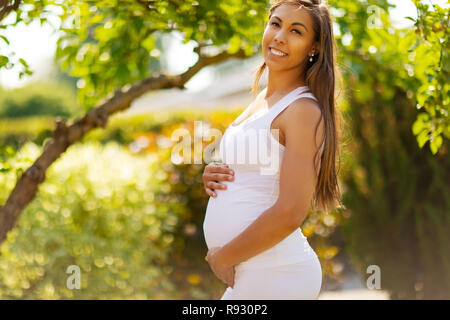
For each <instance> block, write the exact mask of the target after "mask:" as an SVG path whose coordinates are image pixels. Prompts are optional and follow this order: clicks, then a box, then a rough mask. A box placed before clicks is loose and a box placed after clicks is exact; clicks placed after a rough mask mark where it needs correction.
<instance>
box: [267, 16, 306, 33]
mask: <svg viewBox="0 0 450 320" xmlns="http://www.w3.org/2000/svg"><path fill="white" fill-rule="evenodd" d="M273 17H274V18H277V19H278V20H280V22H283V20H281V19H280V17H278V16H273ZM292 25H299V26H302V27H303V28H305V29H306V31H308V28H306V26H305V25H304V24H303V23H301V22H293V23H292Z"/></svg>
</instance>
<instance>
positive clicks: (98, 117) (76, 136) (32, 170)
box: [0, 49, 246, 244]
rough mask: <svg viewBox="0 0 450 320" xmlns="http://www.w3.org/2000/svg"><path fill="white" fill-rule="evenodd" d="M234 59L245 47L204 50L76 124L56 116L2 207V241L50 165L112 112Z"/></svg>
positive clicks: (114, 98) (107, 101)
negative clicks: (177, 68) (181, 68)
mask: <svg viewBox="0 0 450 320" xmlns="http://www.w3.org/2000/svg"><path fill="white" fill-rule="evenodd" d="M199 52H200V51H199ZM230 58H246V55H245V53H244V51H243V50H242V49H241V50H240V51H238V52H237V53H234V54H229V53H226V52H223V53H220V54H218V55H215V56H204V55H202V54H201V53H200V54H199V59H198V61H197V63H195V64H194V65H193V66H192V67H190V68H189V69H188V70H187V71H186V72H184V73H182V74H180V75H176V76H171V75H165V74H160V75H157V76H156V77H150V78H146V79H143V80H141V81H138V82H137V83H135V84H133V85H128V86H125V87H124V88H120V89H116V90H115V91H114V93H112V94H110V95H108V96H107V97H106V98H104V99H103V100H102V101H100V102H99V104H98V105H97V106H96V107H94V108H92V109H91V110H90V111H89V112H87V113H86V114H85V115H84V116H83V117H82V118H80V119H78V120H75V121H74V122H73V123H68V122H66V120H64V119H62V118H60V117H58V118H56V120H55V124H56V128H55V130H54V131H53V133H52V135H53V137H52V139H50V140H49V141H48V142H47V143H46V144H45V145H44V149H43V152H42V154H41V155H40V156H39V158H38V159H37V160H36V161H35V162H34V163H33V164H32V165H31V167H29V168H28V169H27V170H26V171H25V172H24V173H23V174H22V176H21V177H20V178H19V179H18V181H17V183H16V185H15V187H14V189H13V190H12V191H11V193H10V195H9V197H8V199H7V200H6V202H5V204H4V205H3V206H0V244H1V243H2V242H3V241H4V240H5V239H6V235H7V233H8V231H10V230H11V229H12V228H14V226H15V224H16V222H17V220H18V218H19V215H20V213H21V211H22V210H23V208H25V206H26V205H27V204H28V203H29V202H30V201H31V200H32V199H33V198H34V197H35V195H36V193H37V190H38V186H39V184H40V183H42V182H43V181H44V180H45V173H46V171H47V169H48V167H49V166H50V165H51V164H52V163H53V162H54V161H55V160H56V159H58V158H59V157H60V155H61V154H62V153H63V152H65V151H66V150H67V148H68V147H69V146H70V145H72V144H74V143H75V142H77V141H78V140H80V139H81V138H82V137H83V136H84V135H85V134H86V133H87V132H88V131H90V130H92V129H94V128H97V127H105V126H106V124H107V122H108V118H109V117H110V116H111V115H112V114H114V113H116V112H118V111H122V110H125V109H128V108H129V107H130V104H131V102H132V101H133V100H134V99H136V98H138V97H140V96H142V95H143V94H144V93H146V92H148V91H152V90H158V89H166V88H174V87H176V88H180V89H183V88H184V84H185V83H186V82H188V81H189V79H191V78H192V77H193V76H194V75H195V74H196V73H197V72H198V71H199V70H201V69H202V68H203V67H205V66H209V65H213V64H216V63H218V62H221V61H225V60H227V59H230Z"/></svg>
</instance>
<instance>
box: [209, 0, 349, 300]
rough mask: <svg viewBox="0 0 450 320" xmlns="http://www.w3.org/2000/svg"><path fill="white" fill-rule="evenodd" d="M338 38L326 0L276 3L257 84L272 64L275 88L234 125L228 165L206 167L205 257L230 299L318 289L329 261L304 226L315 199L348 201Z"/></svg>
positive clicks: (297, 295)
mask: <svg viewBox="0 0 450 320" xmlns="http://www.w3.org/2000/svg"><path fill="white" fill-rule="evenodd" d="M333 39H334V38H333V30H332V20H331V17H330V14H329V11H328V8H327V5H326V4H325V3H321V1H318V0H314V1H309V0H308V1H292V0H291V1H279V2H277V3H275V4H273V5H272V7H271V8H270V12H269V22H268V24H267V26H266V29H265V31H264V35H263V39H262V50H263V54H264V62H263V63H262V65H261V66H260V67H259V69H258V73H257V77H256V79H255V82H254V85H253V91H254V92H256V90H257V87H258V81H259V78H260V77H261V75H262V73H263V72H264V70H265V68H266V67H267V68H268V84H267V87H266V88H265V89H264V90H263V91H261V92H260V93H259V94H258V95H257V96H256V98H255V99H254V101H253V103H251V104H250V105H249V106H248V107H247V108H246V109H245V110H244V112H243V113H242V114H241V115H240V116H239V117H238V118H237V119H236V120H235V121H234V122H233V123H232V124H231V125H230V126H229V127H228V128H227V130H226V131H225V134H224V136H223V137H222V139H221V141H220V147H219V150H220V155H221V160H222V164H209V165H208V166H207V167H206V169H205V172H204V174H203V179H204V183H205V189H206V192H207V193H208V194H209V195H210V198H209V201H208V206H207V210H206V215H205V220H204V223H203V231H204V235H205V240H206V244H207V246H208V249H209V251H208V253H207V256H206V257H205V260H206V261H208V263H209V265H210V267H211V269H212V271H213V272H214V273H215V275H216V276H217V277H218V278H219V279H221V280H222V281H223V282H225V283H226V284H227V285H228V288H227V289H226V291H225V293H224V294H223V296H222V298H221V299H222V300H229V299H252V300H255V299H258V300H260V299H317V297H318V295H319V292H320V288H321V284H322V268H321V265H320V262H319V259H318V257H317V255H316V253H315V252H314V251H313V249H312V248H311V247H310V245H309V243H308V241H307V238H306V237H305V236H304V235H303V233H302V231H301V228H300V226H301V225H302V222H303V221H304V220H305V218H306V216H307V213H308V211H309V210H310V208H311V205H312V206H313V209H323V210H329V209H330V208H334V207H336V206H335V205H336V204H338V203H339V204H340V203H341V202H340V191H339V186H338V181H337V174H336V169H335V159H336V158H337V152H338V135H339V131H338V130H337V126H336V121H337V118H336V111H337V110H336V109H335V97H334V89H335V73H336V67H335V43H334V42H333V41H334V40H333ZM235 147H236V148H235ZM228 178H231V180H228ZM220 181H222V183H221V182H220Z"/></svg>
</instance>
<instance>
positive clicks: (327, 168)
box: [251, 0, 344, 211]
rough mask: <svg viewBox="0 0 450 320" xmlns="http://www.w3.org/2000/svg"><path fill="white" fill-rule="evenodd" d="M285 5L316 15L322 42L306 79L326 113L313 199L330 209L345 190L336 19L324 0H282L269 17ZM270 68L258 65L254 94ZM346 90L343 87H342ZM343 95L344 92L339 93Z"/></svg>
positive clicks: (318, 38)
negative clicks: (340, 176) (342, 187)
mask: <svg viewBox="0 0 450 320" xmlns="http://www.w3.org/2000/svg"><path fill="white" fill-rule="evenodd" d="M282 4H289V5H297V6H298V7H300V6H301V5H303V7H304V8H305V9H307V10H308V12H309V14H310V15H311V17H312V18H313V25H314V34H315V39H314V40H315V41H317V42H318V43H319V46H320V50H319V53H318V54H315V55H314V56H313V60H312V61H311V62H310V61H309V59H308V63H307V66H306V68H305V71H304V72H305V74H304V76H305V77H304V78H305V81H306V85H307V86H308V87H309V89H310V90H311V92H312V93H313V95H314V96H315V97H316V98H317V99H318V100H319V105H320V108H321V111H322V115H321V117H320V119H319V122H318V123H317V125H316V133H317V128H318V126H319V123H320V121H321V120H322V118H324V121H325V145H324V149H323V152H322V154H321V156H320V159H321V160H320V170H319V174H318V179H317V183H316V187H315V191H314V196H313V199H312V207H313V208H314V209H320V210H324V211H329V210H330V209H334V208H336V207H338V206H342V207H344V206H343V204H342V202H341V192H340V189H339V183H338V171H339V170H336V165H335V162H336V159H339V158H340V154H339V152H340V151H339V141H340V136H341V129H340V128H339V127H338V126H337V125H338V124H339V125H340V124H342V123H343V117H342V114H341V113H340V112H339V110H338V109H337V108H336V101H335V100H336V98H337V97H338V96H339V95H338V96H337V97H335V76H337V77H338V78H339V80H340V83H341V84H342V78H341V73H340V70H339V68H338V67H337V66H336V62H335V61H336V50H337V47H336V43H335V39H334V36H333V20H332V18H331V15H330V12H329V10H328V3H327V2H326V1H321V0H280V1H276V2H275V3H273V4H272V5H271V7H270V9H269V19H270V17H271V16H272V14H273V12H274V10H275V9H276V8H278V7H279V6H280V5H282ZM265 68H266V63H265V62H263V63H262V64H261V65H259V66H258V67H257V68H256V71H255V73H256V77H255V80H254V82H253V86H252V90H251V91H252V92H253V95H254V97H256V96H257V95H258V83H259V80H260V78H261V76H262V74H263V72H264V70H265ZM341 90H342V86H341ZM339 94H340V92H339ZM318 152H319V150H317V151H316V153H315V155H314V164H315V165H314V168H315V169H316V172H317V167H316V163H317V155H318Z"/></svg>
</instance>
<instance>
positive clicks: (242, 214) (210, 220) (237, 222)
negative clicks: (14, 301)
mask: <svg viewBox="0 0 450 320" xmlns="http://www.w3.org/2000/svg"><path fill="white" fill-rule="evenodd" d="M222 183H224V184H226V185H227V189H226V190H217V189H216V190H215V191H216V193H217V197H215V198H213V197H210V198H209V201H208V206H207V208H206V213H205V219H204V222H203V232H204V235H205V241H206V245H207V246H208V248H212V247H220V246H223V245H225V244H226V243H228V242H229V241H231V240H232V239H233V238H235V237H236V236H237V235H239V234H240V233H241V232H242V231H244V230H245V229H246V228H247V227H248V226H249V225H250V224H252V222H253V221H255V220H256V219H257V218H258V217H259V216H260V215H261V214H262V213H263V212H264V211H265V210H267V209H268V208H270V207H271V206H272V205H273V204H274V203H275V200H276V199H271V197H270V196H268V194H267V193H262V192H255V190H254V189H252V190H249V189H248V188H243V187H240V186H239V185H237V184H233V183H227V182H222Z"/></svg>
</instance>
